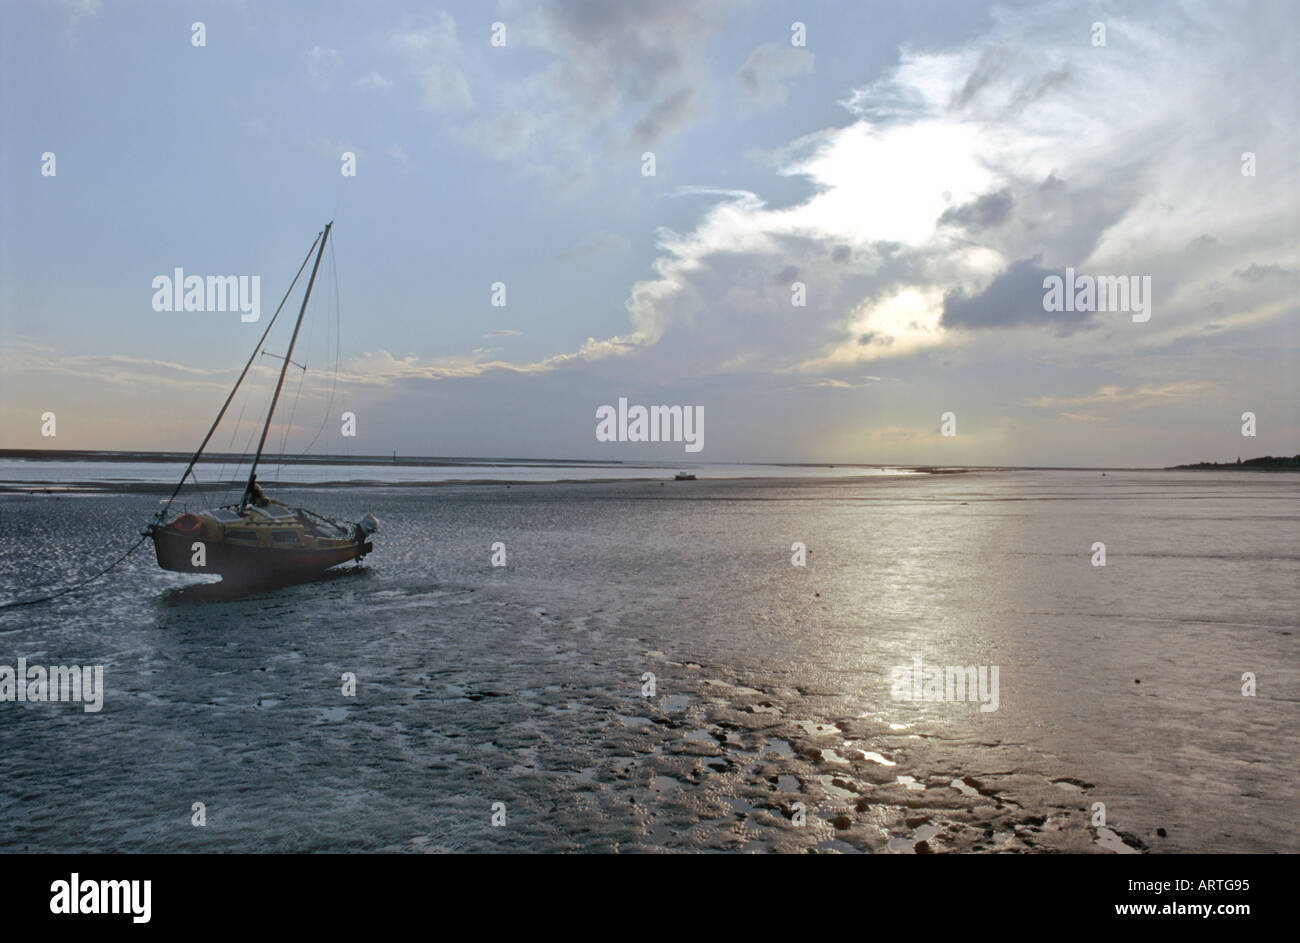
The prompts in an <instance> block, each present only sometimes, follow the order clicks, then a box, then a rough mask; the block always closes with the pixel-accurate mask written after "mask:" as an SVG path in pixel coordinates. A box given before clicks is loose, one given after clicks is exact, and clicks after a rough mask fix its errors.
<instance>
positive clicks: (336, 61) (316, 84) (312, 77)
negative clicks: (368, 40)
mask: <svg viewBox="0 0 1300 943" xmlns="http://www.w3.org/2000/svg"><path fill="white" fill-rule="evenodd" d="M302 62H303V67H304V68H305V69H306V70H307V80H308V82H310V83H311V85H312V87H313V88H315V89H317V90H319V91H325V90H327V89H328V88H329V87H330V86H331V85H333V84H334V76H335V74H337V73H338V70H339V67H340V66H342V65H343V57H342V56H341V55H339V52H338V50H337V49H329V48H327V47H325V46H312V47H311V48H310V49H308V50H307V51H306V52H304V53H303V54H302Z"/></svg>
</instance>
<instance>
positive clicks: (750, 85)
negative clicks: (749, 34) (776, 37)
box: [737, 43, 814, 105]
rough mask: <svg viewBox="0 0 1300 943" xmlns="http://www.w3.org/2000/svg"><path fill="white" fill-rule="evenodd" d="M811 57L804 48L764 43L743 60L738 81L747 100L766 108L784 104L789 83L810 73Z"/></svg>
mask: <svg viewBox="0 0 1300 943" xmlns="http://www.w3.org/2000/svg"><path fill="white" fill-rule="evenodd" d="M813 61H814V57H813V54H812V53H811V52H809V51H808V50H807V49H805V48H803V47H796V46H791V45H790V44H789V43H784V44H783V43H764V44H763V45H762V46H759V47H758V48H757V49H755V50H754V51H753V52H751V53H750V54H749V56H748V58H746V59H745V64H744V65H743V66H741V68H740V74H739V76H737V78H738V79H739V81H740V87H741V88H742V89H743V90H744V92H745V94H747V95H748V96H749V97H750V98H753V99H754V100H755V101H758V102H762V103H763V104H765V105H779V104H783V103H784V102H785V100H786V96H787V95H788V94H789V90H788V85H789V82H790V79H792V78H794V77H795V76H796V75H800V74H802V73H804V72H811V71H813Z"/></svg>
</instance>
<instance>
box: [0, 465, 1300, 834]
mask: <svg viewBox="0 0 1300 943" xmlns="http://www.w3.org/2000/svg"><path fill="white" fill-rule="evenodd" d="M1298 484H1300V481H1298V480H1297V478H1296V477H1295V476H1290V475H1268V474H1241V473H1221V474H1218V473H1197V472H1145V473H1144V472H1133V473H1120V472H1112V473H1110V474H1108V476H1107V477H1105V478H1102V477H1100V475H1099V473H1097V472H979V473H970V474H964V475H946V476H911V477H907V478H891V477H877V478H871V479H857V480H820V481H791V480H771V481H752V480H747V481H736V480H732V481H712V480H704V479H702V480H700V481H697V482H689V483H675V482H668V483H667V484H665V485H660V484H659V483H657V482H610V481H600V482H587V483H570V484H541V483H538V484H529V485H515V486H514V487H513V488H506V487H505V486H503V485H477V486H469V485H466V486H457V485H444V486H441V487H436V488H427V489H424V488H411V487H406V488H391V489H374V490H364V489H356V488H348V489H327V488H316V489H302V490H299V491H295V492H280V493H277V494H276V496H277V497H282V498H288V499H291V500H292V501H293V502H294V503H301V504H303V505H306V506H307V507H310V508H313V509H314V510H318V511H320V512H322V513H325V514H329V515H331V516H335V517H339V518H343V519H349V520H355V519H356V518H358V517H359V516H360V515H361V514H362V513H364V512H366V511H372V512H374V513H375V514H376V515H377V516H378V517H379V519H380V522H381V527H382V529H381V531H380V533H379V534H378V535H377V536H376V552H375V553H374V554H373V555H372V556H371V557H369V558H368V559H367V560H366V562H365V565H364V566H363V567H361V568H359V569H355V570H354V569H351V568H345V569H343V570H342V571H341V572H340V574H339V575H338V576H336V577H334V578H332V579H329V580H325V581H322V582H318V583H315V584H310V585H302V586H295V587H286V588H282V589H277V590H273V591H268V592H265V593H261V594H258V595H255V596H251V597H247V598H236V599H223V598H221V590H220V587H216V588H215V589H214V588H213V587H211V586H204V585H203V584H201V583H199V582H198V581H196V580H195V579H194V578H193V577H186V576H182V575H179V574H168V573H163V572H162V571H160V570H158V569H157V567H156V564H155V563H154V560H153V558H152V551H151V549H150V548H149V547H148V546H147V545H146V546H145V547H142V548H141V549H140V550H138V551H137V552H136V554H134V555H133V556H132V557H131V558H129V559H128V560H127V561H126V563H124V564H123V565H122V566H121V567H120V568H118V569H117V570H115V571H114V572H113V573H112V574H110V575H109V576H107V577H105V578H104V579H103V580H101V581H100V582H98V583H95V584H93V585H92V586H90V587H88V588H86V589H84V590H81V591H79V592H77V593H74V594H72V595H69V596H65V597H63V598H61V599H58V600H55V601H54V602H51V603H48V604H45V605H40V606H32V607H26V608H21V609H9V610H0V665H5V664H7V665H10V666H13V665H16V661H17V659H18V658H19V657H25V658H26V659H27V661H28V663H29V664H63V665H70V664H80V665H103V666H104V672H105V685H106V688H107V694H106V697H105V702H104V707H103V710H102V711H101V712H99V713H85V712H83V711H82V710H81V709H80V708H79V707H77V706H75V705H71V704H33V703H23V704H17V703H3V704H0V742H3V744H4V749H3V750H2V751H0V848H2V849H4V850H7V851H13V850H23V849H30V850H33V851H36V850H41V851H77V850H101V851H109V850H119V851H144V850H149V851H168V850H224V851H235V850H239V851H323V850H402V851H431V850H442V849H450V850H537V851H555V850H587V851H607V850H740V851H765V850H783V851H806V850H823V851H845V852H852V851H894V852H902V853H911V852H914V851H920V852H923V851H945V850H988V851H997V850H1021V851H1027V850H1043V849H1050V850H1055V849H1062V850H1080V851H1098V852H1102V853H1110V852H1114V851H1119V850H1130V851H1132V850H1151V851H1193V850H1196V851H1292V852H1294V851H1297V850H1300V840H1297V838H1296V830H1295V809H1296V807H1297V798H1298V797H1297V791H1298V787H1297V782H1300V776H1298V775H1297V773H1300V768H1298V767H1300V760H1298V759H1297V758H1298V757H1300V749H1297V747H1298V746H1300V736H1298V735H1297V731H1298V730H1300V706H1298V705H1300V696H1298V692H1300V683H1298V682H1300V659H1298V658H1297V649H1296V635H1295V632H1296V629H1297V626H1296V612H1297V611H1300V536H1298V535H1300V526H1297V525H1300V500H1298V496H1300V492H1298V489H1297V485H1298ZM963 502H965V503H964V504H963ZM156 506H157V496H150V495H129V496H120V495H94V496H28V495H5V496H0V533H2V534H3V536H4V538H5V539H4V540H3V541H2V542H0V598H12V597H14V596H15V595H21V596H26V595H29V594H30V593H32V592H35V591H36V590H37V589H39V588H40V587H41V586H46V587H53V586H59V585H63V584H64V583H65V582H66V581H67V580H68V579H70V578H72V577H74V576H76V575H81V574H85V573H87V572H93V571H94V570H95V569H97V568H98V567H99V566H102V565H104V563H106V562H107V561H108V560H109V559H111V558H112V555H114V554H115V553H117V552H120V551H121V549H124V548H125V547H126V546H129V543H130V541H131V540H132V539H134V535H135V534H136V533H137V532H138V529H139V526H140V524H141V523H142V522H143V521H144V520H145V519H147V517H148V516H149V514H150V513H151V512H152V510H153V509H154V508H156ZM496 541H500V542H502V543H504V544H505V545H506V553H507V565H506V566H505V567H493V566H491V563H490V560H491V554H492V551H491V545H492V544H493V543H494V542H496ZM795 541H801V542H803V543H805V544H806V545H807V547H808V549H809V555H808V565H807V566H806V567H803V568H798V567H794V566H792V565H791V544H792V543H793V542H795ZM1094 541H1104V542H1105V544H1106V552H1107V565H1106V566H1105V567H1094V566H1092V564H1091V557H1092V549H1091V548H1092V544H1093V542H1094ZM918 654H919V655H920V656H921V657H922V658H923V660H924V663H925V664H927V665H940V666H947V665H952V666H997V667H998V669H999V690H998V694H999V701H998V708H997V710H996V711H988V712H982V711H980V710H979V705H978V704H977V703H972V702H969V701H963V702H958V703H953V702H935V701H921V702H917V701H900V700H895V699H894V698H893V697H892V696H891V668H893V667H895V666H911V665H912V664H913V657H914V656H915V655H918ZM1248 671H1249V672H1254V673H1255V674H1256V675H1257V678H1258V693H1257V696H1255V697H1243V696H1242V691H1241V689H1242V680H1241V677H1242V674H1243V672H1248ZM345 672H354V673H355V674H356V677H357V689H356V694H355V696H353V697H345V696H343V694H342V692H341V690H340V687H341V680H340V679H341V676H342V675H343V674H344V673H345ZM647 673H652V674H653V675H654V685H655V692H654V696H653V697H644V696H643V695H642V689H643V685H644V684H646V680H643V679H645V678H646V675H647ZM195 802H202V803H204V804H205V807H206V815H207V824H206V826H205V827H202V828H199V827H194V826H193V825H191V816H192V812H191V808H192V805H193V803H195ZM497 802H500V803H504V804H505V805H504V812H505V825H504V826H501V827H495V826H493V824H492V817H493V804H494V803H497ZM1094 803H1104V805H1105V815H1106V822H1105V827H1104V828H1098V827H1095V826H1094V825H1093V822H1092V819H1093V816H1094ZM499 808H500V807H498V809H499ZM801 819H802V821H803V822H804V824H803V825H802V826H800V825H797V824H796V822H798V821H800V820H801ZM1158 828H1159V829H1164V830H1165V833H1166V834H1165V835H1164V836H1163V837H1162V836H1160V835H1158V834H1157V831H1156V830H1157V829H1158Z"/></svg>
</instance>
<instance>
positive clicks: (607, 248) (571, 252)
mask: <svg viewBox="0 0 1300 943" xmlns="http://www.w3.org/2000/svg"><path fill="white" fill-rule="evenodd" d="M626 248H627V240H626V239H624V238H623V237H622V236H619V235H615V234H614V233H601V234H600V235H598V236H596V237H595V238H594V239H592V240H591V241H589V242H585V243H583V244H582V245H579V246H574V247H573V248H572V249H567V250H565V251H564V252H561V253H560V254H559V255H557V256H556V257H555V258H556V259H557V260H558V261H561V262H578V261H581V260H582V259H587V258H590V257H591V256H593V255H600V254H601V253H603V252H619V251H622V250H623V249H626Z"/></svg>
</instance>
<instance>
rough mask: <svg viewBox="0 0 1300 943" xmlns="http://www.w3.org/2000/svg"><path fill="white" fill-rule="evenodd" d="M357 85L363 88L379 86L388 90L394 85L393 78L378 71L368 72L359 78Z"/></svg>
mask: <svg viewBox="0 0 1300 943" xmlns="http://www.w3.org/2000/svg"><path fill="white" fill-rule="evenodd" d="M357 85H359V86H360V87H361V88H377V89H382V90H387V89H390V88H392V87H393V81H392V79H388V78H385V77H384V76H382V75H380V74H379V73H378V72H368V73H367V74H365V75H363V76H361V78H359V79H357Z"/></svg>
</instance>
